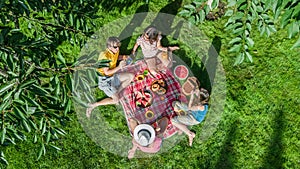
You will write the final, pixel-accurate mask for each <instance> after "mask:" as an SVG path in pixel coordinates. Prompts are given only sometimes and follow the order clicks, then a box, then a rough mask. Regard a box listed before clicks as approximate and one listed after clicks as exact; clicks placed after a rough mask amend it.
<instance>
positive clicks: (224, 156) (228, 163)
mask: <svg viewBox="0 0 300 169" xmlns="http://www.w3.org/2000/svg"><path fill="white" fill-rule="evenodd" d="M236 128H237V120H236V121H235V122H233V123H232V125H231V126H230V128H229V130H228V131H227V136H226V138H225V142H224V144H223V147H222V149H221V151H220V156H219V159H218V162H217V164H216V166H215V168H216V169H219V168H222V169H226V168H228V169H231V168H233V165H232V164H233V162H234V161H233V160H234V159H232V157H233V155H232V147H233V145H231V143H232V141H233V139H234V138H235V136H236V132H237V131H236Z"/></svg>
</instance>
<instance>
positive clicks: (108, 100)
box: [85, 95, 118, 118]
mask: <svg viewBox="0 0 300 169" xmlns="http://www.w3.org/2000/svg"><path fill="white" fill-rule="evenodd" d="M117 102H118V99H117V98H116V96H115V95H113V96H112V98H105V99H103V100H100V101H99V102H95V103H92V104H89V108H87V109H86V113H85V114H86V117H88V118H90V116H91V113H92V111H93V109H94V108H96V107H98V106H103V105H108V104H116V103H117Z"/></svg>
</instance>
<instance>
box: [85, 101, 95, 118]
mask: <svg viewBox="0 0 300 169" xmlns="http://www.w3.org/2000/svg"><path fill="white" fill-rule="evenodd" d="M88 105H89V108H87V109H86V111H85V115H86V117H87V118H90V117H91V114H92V111H93V109H94V107H93V106H91V104H88Z"/></svg>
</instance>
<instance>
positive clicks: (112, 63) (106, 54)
mask: <svg viewBox="0 0 300 169" xmlns="http://www.w3.org/2000/svg"><path fill="white" fill-rule="evenodd" d="M118 57H119V51H118V52H117V53H115V54H113V53H112V52H111V51H110V50H109V49H106V50H105V51H104V52H101V53H100V55H99V58H98V60H104V59H107V60H110V62H109V69H113V68H115V67H117V61H118ZM97 70H98V71H99V72H100V74H101V75H103V76H112V74H110V75H106V74H105V73H104V71H103V68H98V69H97Z"/></svg>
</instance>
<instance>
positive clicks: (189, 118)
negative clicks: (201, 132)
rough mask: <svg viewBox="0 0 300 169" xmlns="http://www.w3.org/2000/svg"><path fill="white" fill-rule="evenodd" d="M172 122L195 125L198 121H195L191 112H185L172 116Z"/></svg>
mask: <svg viewBox="0 0 300 169" xmlns="http://www.w3.org/2000/svg"><path fill="white" fill-rule="evenodd" d="M171 121H172V123H174V122H175V123H181V124H184V125H187V126H193V125H197V124H199V123H200V122H199V121H197V120H196V119H195V118H194V116H193V115H192V114H187V115H183V116H175V117H173V118H172V120H171Z"/></svg>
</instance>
